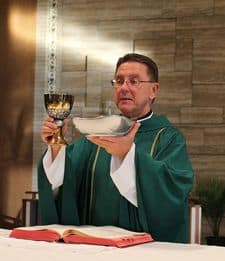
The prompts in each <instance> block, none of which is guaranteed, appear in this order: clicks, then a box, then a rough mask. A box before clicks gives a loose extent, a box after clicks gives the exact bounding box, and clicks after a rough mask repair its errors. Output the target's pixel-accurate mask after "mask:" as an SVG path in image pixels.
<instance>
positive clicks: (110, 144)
mask: <svg viewBox="0 0 225 261" xmlns="http://www.w3.org/2000/svg"><path fill="white" fill-rule="evenodd" d="M140 125H141V124H140V123H138V122H135V123H134V125H133V126H132V128H131V130H130V131H129V132H128V133H127V134H126V135H124V136H87V139H88V140H90V141H91V142H93V143H95V144H96V145H98V146H100V147H102V148H104V149H105V150H106V151H107V152H108V153H110V154H112V155H114V156H117V157H119V158H120V159H121V160H123V159H124V158H125V156H126V155H127V153H128V152H129V150H130V148H131V146H132V144H133V142H134V137H135V134H136V132H137V131H138V129H139V127H140Z"/></svg>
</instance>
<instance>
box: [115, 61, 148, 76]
mask: <svg viewBox="0 0 225 261" xmlns="http://www.w3.org/2000/svg"><path fill="white" fill-rule="evenodd" d="M140 73H147V66H146V65H145V64H143V63H139V62H125V63H122V64H121V65H120V66H119V67H118V69H117V72H116V75H120V74H131V75H139V74H140Z"/></svg>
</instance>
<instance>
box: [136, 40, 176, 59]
mask: <svg viewBox="0 0 225 261" xmlns="http://www.w3.org/2000/svg"><path fill="white" fill-rule="evenodd" d="M175 48H176V42H175V40H174V39H173V38H171V39H146V40H135V50H140V51H142V52H149V53H153V54H155V55H168V54H173V55H174V54H175Z"/></svg>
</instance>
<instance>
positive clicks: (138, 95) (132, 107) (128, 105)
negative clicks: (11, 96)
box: [114, 62, 159, 118]
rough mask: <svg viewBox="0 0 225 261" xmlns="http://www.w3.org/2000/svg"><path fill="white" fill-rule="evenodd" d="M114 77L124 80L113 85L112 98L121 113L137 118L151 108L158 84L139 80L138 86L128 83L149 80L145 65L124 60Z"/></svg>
mask: <svg viewBox="0 0 225 261" xmlns="http://www.w3.org/2000/svg"><path fill="white" fill-rule="evenodd" d="M115 79H117V80H118V79H119V80H121V81H123V80H124V81H125V82H124V83H123V84H122V85H121V86H119V87H115V91H114V99H115V103H116V105H117V107H118V108H119V109H120V111H121V112H122V114H123V115H124V116H126V117H129V118H139V117H142V116H144V115H145V114H147V113H148V112H149V111H150V110H151V103H152V100H153V99H154V98H155V97H156V95H157V92H158V89H159V84H158V83H152V82H141V83H140V85H139V86H138V87H134V86H132V85H130V84H129V80H134V79H136V80H140V81H151V80H152V79H151V77H150V76H149V74H148V73H147V66H146V65H145V64H142V63H138V62H126V63H123V64H121V65H120V66H119V68H118V70H117V72H116V75H115Z"/></svg>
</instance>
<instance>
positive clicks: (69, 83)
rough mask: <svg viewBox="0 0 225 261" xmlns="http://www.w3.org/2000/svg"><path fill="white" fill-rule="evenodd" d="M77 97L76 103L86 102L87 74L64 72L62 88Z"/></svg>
mask: <svg viewBox="0 0 225 261" xmlns="http://www.w3.org/2000/svg"><path fill="white" fill-rule="evenodd" d="M60 90H63V91H65V92H68V93H71V94H73V95H74V96H75V98H76V101H78V102H80V103H82V102H84V98H85V92H86V72H63V73H62V75H61V88H60Z"/></svg>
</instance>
